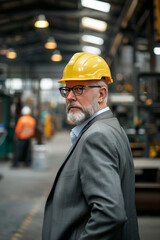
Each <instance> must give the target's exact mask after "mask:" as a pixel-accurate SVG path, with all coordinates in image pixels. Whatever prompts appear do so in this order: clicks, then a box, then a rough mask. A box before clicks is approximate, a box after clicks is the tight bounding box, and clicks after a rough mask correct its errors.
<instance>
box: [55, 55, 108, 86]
mask: <svg viewBox="0 0 160 240" xmlns="http://www.w3.org/2000/svg"><path fill="white" fill-rule="evenodd" d="M102 77H104V78H105V80H106V82H107V83H108V84H109V83H112V82H113V80H112V77H111V72H110V69H109V66H108V64H107V63H106V62H105V60H104V59H103V58H101V57H100V56H97V55H95V54H91V53H85V52H79V53H75V54H74V55H73V56H72V58H71V59H70V61H69V62H68V64H67V65H66V67H65V69H64V72H63V77H62V79H61V80H59V81H58V82H59V83H66V81H85V80H101V79H102Z"/></svg>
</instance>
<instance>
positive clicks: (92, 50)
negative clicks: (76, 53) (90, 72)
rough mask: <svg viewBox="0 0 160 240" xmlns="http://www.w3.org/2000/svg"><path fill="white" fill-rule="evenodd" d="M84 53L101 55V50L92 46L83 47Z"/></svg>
mask: <svg viewBox="0 0 160 240" xmlns="http://www.w3.org/2000/svg"><path fill="white" fill-rule="evenodd" d="M82 51H83V52H88V53H93V54H97V55H100V54H101V50H100V49H99V48H97V47H91V46H84V47H82Z"/></svg>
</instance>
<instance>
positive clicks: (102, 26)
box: [81, 17, 107, 32]
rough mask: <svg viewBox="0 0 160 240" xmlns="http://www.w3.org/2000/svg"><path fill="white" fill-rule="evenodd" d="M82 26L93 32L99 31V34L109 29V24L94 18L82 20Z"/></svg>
mask: <svg viewBox="0 0 160 240" xmlns="http://www.w3.org/2000/svg"><path fill="white" fill-rule="evenodd" d="M81 24H82V26H83V27H84V28H89V29H92V30H97V31H99V32H105V31H106V29H107V23H106V22H104V21H100V20H97V19H94V18H89V17H83V18H82V20H81Z"/></svg>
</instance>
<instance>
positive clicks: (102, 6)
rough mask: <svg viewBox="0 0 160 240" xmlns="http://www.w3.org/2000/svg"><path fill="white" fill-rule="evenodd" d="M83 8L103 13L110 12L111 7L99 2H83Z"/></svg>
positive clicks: (84, 0)
mask: <svg viewBox="0 0 160 240" xmlns="http://www.w3.org/2000/svg"><path fill="white" fill-rule="evenodd" d="M81 4H82V6H83V7H87V8H91V9H94V10H98V11H101V12H109V11H110V7H111V5H110V4H109V3H106V2H101V1H97V0H81Z"/></svg>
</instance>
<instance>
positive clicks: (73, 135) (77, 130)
mask: <svg viewBox="0 0 160 240" xmlns="http://www.w3.org/2000/svg"><path fill="white" fill-rule="evenodd" d="M108 110H109V107H106V108H103V109H101V110H99V111H98V112H96V113H95V114H94V115H93V116H92V117H90V118H88V119H87V120H86V121H84V122H83V123H81V124H80V125H78V126H76V127H74V128H73V129H72V130H71V132H70V136H71V143H72V144H74V143H75V141H76V139H77V138H78V136H79V134H80V132H81V131H82V129H83V128H84V127H85V126H86V125H87V123H88V122H89V121H90V120H92V119H93V118H95V117H96V116H98V115H99V114H101V113H103V112H106V111H108Z"/></svg>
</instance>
